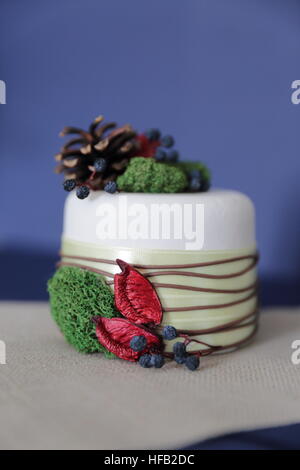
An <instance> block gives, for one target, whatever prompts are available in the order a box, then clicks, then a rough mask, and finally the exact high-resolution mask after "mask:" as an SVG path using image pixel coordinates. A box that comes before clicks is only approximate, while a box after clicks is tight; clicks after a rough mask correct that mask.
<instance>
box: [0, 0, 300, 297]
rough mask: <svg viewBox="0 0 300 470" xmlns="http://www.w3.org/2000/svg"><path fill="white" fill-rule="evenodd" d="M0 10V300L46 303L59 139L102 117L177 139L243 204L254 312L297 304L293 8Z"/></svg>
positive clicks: (284, 2) (273, 2) (210, 2)
mask: <svg viewBox="0 0 300 470" xmlns="http://www.w3.org/2000/svg"><path fill="white" fill-rule="evenodd" d="M0 10H1V11H0V59H1V60H0V79H2V80H5V81H6V84H7V104H6V105H0V120H1V125H0V160H1V165H0V172H1V198H0V211H1V217H0V252H1V262H2V264H3V263H4V266H5V276H4V278H3V279H2V280H1V288H0V295H1V296H2V297H4V298H10V297H17V298H42V297H45V295H46V293H45V287H44V286H45V280H46V278H47V277H48V275H49V274H50V273H51V270H52V269H53V263H54V261H55V257H56V252H57V251H58V248H59V240H60V235H61V223H62V207H63V201H64V197H65V193H64V192H63V191H62V190H61V179H60V177H57V176H55V175H54V174H53V168H54V160H53V155H54V154H55V153H57V151H58V149H59V148H60V146H61V141H60V140H59V138H58V132H59V131H60V130H61V128H62V127H63V126H64V125H67V124H74V125H77V126H83V127H85V126H87V125H88V124H89V122H90V121H91V119H93V118H94V117H95V116H97V115H98V114H104V115H105V117H106V118H107V119H112V120H117V122H119V123H120V124H123V123H126V122H130V123H132V124H133V125H134V126H135V127H137V128H139V129H140V130H144V129H145V128H147V127H153V126H155V127H160V128H161V129H162V130H163V132H164V133H171V134H173V135H175V136H176V141H177V148H178V149H179V150H180V151H181V154H182V156H183V158H185V159H194V160H197V159H200V160H203V161H204V162H205V163H207V164H208V166H209V167H210V168H211V170H212V173H213V184H214V185H215V186H219V187H225V188H235V189H238V190H241V191H243V192H245V193H246V194H248V195H249V196H250V197H251V198H252V199H253V201H254V203H255V205H256V208H257V237H258V243H259V248H260V251H261V255H262V258H261V263H260V271H261V278H262V280H263V299H264V302H265V303H297V302H299V303H300V299H299V276H300V244H299V241H300V184H299V176H300V158H299V143H298V142H299V139H298V135H299V114H300V105H299V106H296V105H293V104H292V103H291V93H292V90H291V83H292V81H294V80H296V79H300V70H299V45H300V28H299V16H300V15H299V14H300V2H299V1H296V0H295V1H293V0H281V1H277V0H226V1H224V0H188V1H183V0H152V1H151V2H146V1H145V0H144V1H143V0H127V1H122V0H109V1H108V0H107V1H101V0H100V1H99V0H72V1H71V0H59V1H58V0H52V1H41V0H40V1H37V0H36V1H34V0H27V1H26V2H24V1H21V0H1V7H0ZM16 267H17V269H16ZM24 273H26V275H24Z"/></svg>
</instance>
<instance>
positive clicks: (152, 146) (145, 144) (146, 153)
mask: <svg viewBox="0 0 300 470" xmlns="http://www.w3.org/2000/svg"><path fill="white" fill-rule="evenodd" d="M136 140H137V142H138V144H139V148H138V150H137V151H136V156H137V157H144V158H149V157H150V158H151V157H154V155H155V152H156V150H157V148H158V147H159V145H160V141H159V140H149V139H148V137H146V136H145V135H144V134H139V135H137V136H136Z"/></svg>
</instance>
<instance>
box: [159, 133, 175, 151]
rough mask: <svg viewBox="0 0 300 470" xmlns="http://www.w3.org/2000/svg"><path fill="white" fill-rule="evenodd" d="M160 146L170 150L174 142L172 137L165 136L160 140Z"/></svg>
mask: <svg viewBox="0 0 300 470" xmlns="http://www.w3.org/2000/svg"><path fill="white" fill-rule="evenodd" d="M160 142H161V145H162V146H163V147H167V148H170V147H172V146H173V145H174V143H175V140H174V139H173V137H172V136H171V135H165V136H164V137H163V138H162V139H161V141H160Z"/></svg>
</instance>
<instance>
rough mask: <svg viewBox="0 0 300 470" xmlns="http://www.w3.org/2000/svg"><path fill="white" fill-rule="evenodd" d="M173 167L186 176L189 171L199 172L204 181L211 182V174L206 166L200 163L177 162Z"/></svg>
mask: <svg viewBox="0 0 300 470" xmlns="http://www.w3.org/2000/svg"><path fill="white" fill-rule="evenodd" d="M175 166H176V167H177V168H179V169H180V170H182V171H184V172H185V173H186V174H188V173H189V172H190V171H193V170H199V171H201V174H202V175H203V178H204V179H205V180H206V181H210V180H211V174H210V171H209V169H208V168H207V166H205V165H204V164H203V163H201V162H178V163H175Z"/></svg>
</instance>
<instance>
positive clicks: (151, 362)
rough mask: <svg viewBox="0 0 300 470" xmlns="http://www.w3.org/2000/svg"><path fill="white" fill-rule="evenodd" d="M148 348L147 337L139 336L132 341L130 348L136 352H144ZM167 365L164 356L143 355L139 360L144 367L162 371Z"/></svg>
mask: <svg viewBox="0 0 300 470" xmlns="http://www.w3.org/2000/svg"><path fill="white" fill-rule="evenodd" d="M146 346H147V340H146V338H145V336H143V335H138V336H134V337H133V338H131V340H130V347H131V349H132V350H133V351H135V352H141V351H143V350H144V349H145V348H146ZM164 363H165V359H164V357H163V356H162V354H143V355H142V356H141V357H140V358H139V364H140V366H142V367H146V368H149V367H155V368H156V369H160V368H161V367H162V366H163V365H164Z"/></svg>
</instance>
